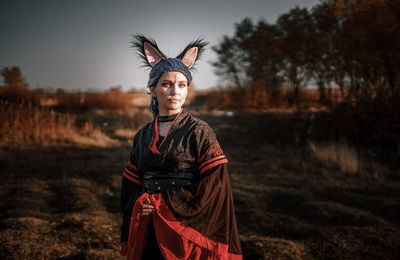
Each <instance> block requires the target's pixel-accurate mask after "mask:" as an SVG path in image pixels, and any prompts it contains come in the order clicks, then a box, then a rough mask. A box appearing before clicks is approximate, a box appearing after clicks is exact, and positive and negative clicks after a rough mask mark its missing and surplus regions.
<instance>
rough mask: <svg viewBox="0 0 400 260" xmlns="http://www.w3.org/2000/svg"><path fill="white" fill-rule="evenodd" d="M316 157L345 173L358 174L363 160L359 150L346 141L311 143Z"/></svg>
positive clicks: (310, 145)
mask: <svg viewBox="0 0 400 260" xmlns="http://www.w3.org/2000/svg"><path fill="white" fill-rule="evenodd" d="M309 147H310V149H311V151H312V152H313V154H314V156H315V157H316V158H317V159H318V160H319V161H320V162H321V163H322V164H324V165H326V166H334V167H337V168H339V169H340V170H341V171H342V172H345V173H357V172H358V171H359V169H360V167H361V160H360V156H359V153H358V152H357V150H356V149H355V148H354V147H353V146H350V145H349V144H348V143H347V142H346V141H342V142H339V143H337V142H330V143H315V142H309Z"/></svg>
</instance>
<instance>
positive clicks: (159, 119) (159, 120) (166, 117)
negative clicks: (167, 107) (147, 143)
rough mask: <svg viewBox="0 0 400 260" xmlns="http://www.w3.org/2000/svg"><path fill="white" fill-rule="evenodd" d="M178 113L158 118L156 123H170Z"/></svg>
mask: <svg viewBox="0 0 400 260" xmlns="http://www.w3.org/2000/svg"><path fill="white" fill-rule="evenodd" d="M177 114H178V113H176V114H174V115H170V116H158V122H170V121H173V120H174V119H175V117H176V115H177Z"/></svg>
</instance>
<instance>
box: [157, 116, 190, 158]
mask: <svg viewBox="0 0 400 260" xmlns="http://www.w3.org/2000/svg"><path fill="white" fill-rule="evenodd" d="M182 111H183V108H181V111H179V113H178V114H177V115H176V117H175V118H174V120H173V121H172V123H171V125H170V126H169V129H168V132H167V134H166V135H165V136H164V139H163V140H162V142H161V144H160V145H159V146H158V147H157V141H158V138H159V137H158V136H159V135H158V116H159V115H160V114H158V115H157V117H156V119H155V123H154V133H153V140H152V142H151V145H150V150H151V151H152V152H153V153H156V152H157V150H158V148H159V147H160V146H161V145H162V144H163V143H164V141H165V139H167V136H168V135H169V131H171V128H172V126H173V125H174V123H175V121H176V119H177V118H178V116H179V115H180V114H181V113H182Z"/></svg>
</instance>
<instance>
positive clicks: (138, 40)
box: [132, 35, 208, 87]
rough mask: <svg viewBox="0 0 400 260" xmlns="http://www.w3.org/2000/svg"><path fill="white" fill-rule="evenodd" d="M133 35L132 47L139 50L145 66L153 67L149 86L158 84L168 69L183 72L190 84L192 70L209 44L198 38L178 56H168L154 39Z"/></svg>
mask: <svg viewBox="0 0 400 260" xmlns="http://www.w3.org/2000/svg"><path fill="white" fill-rule="evenodd" d="M133 37H134V39H133V41H132V47H133V48H135V49H136V50H137V51H138V53H139V56H140V57H141V58H142V60H143V63H144V64H143V66H144V67H150V68H151V70H150V74H149V81H148V82H147V87H150V86H155V85H157V82H158V79H159V78H160V77H161V75H162V74H163V73H164V72H167V71H179V72H181V73H183V74H184V75H185V76H186V78H187V79H188V84H190V82H191V81H192V74H191V73H190V71H191V70H194V69H195V68H194V65H195V63H196V62H197V61H198V60H199V59H200V58H201V56H202V55H203V53H204V50H205V46H206V45H207V44H208V43H207V42H205V41H204V40H203V39H197V40H195V41H193V42H191V43H189V44H188V45H187V46H186V48H185V49H184V50H183V51H182V52H181V53H180V54H179V55H178V56H177V57H176V58H167V57H166V56H165V55H164V54H163V53H162V52H161V51H160V49H159V48H158V46H157V44H156V42H155V41H154V40H153V39H149V38H146V37H145V36H143V35H134V36H133Z"/></svg>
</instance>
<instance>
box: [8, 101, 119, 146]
mask: <svg viewBox="0 0 400 260" xmlns="http://www.w3.org/2000/svg"><path fill="white" fill-rule="evenodd" d="M0 121H1V128H0V144H39V145H47V144H53V143H69V142H72V143H78V144H85V145H100V146H107V145H110V144H114V143H116V141H115V140H113V139H111V138H110V137H108V136H107V135H105V134H104V133H103V132H102V131H101V129H100V128H99V127H96V126H95V125H94V124H93V123H92V122H90V121H86V122H85V123H83V124H82V125H78V124H77V121H76V117H75V116H73V115H70V114H62V113H57V112H54V111H53V110H50V109H47V108H42V107H37V106H32V105H29V104H28V105H27V104H24V103H21V104H10V103H7V102H1V103H0Z"/></svg>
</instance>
